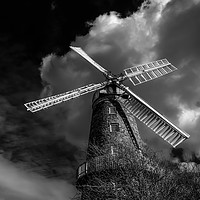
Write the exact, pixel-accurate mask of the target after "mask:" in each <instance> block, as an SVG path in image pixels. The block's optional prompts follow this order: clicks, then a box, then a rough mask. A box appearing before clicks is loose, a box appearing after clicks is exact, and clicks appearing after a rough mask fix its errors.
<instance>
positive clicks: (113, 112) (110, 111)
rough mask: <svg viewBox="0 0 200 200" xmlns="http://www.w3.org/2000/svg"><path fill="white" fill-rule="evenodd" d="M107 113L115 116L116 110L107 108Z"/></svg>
mask: <svg viewBox="0 0 200 200" xmlns="http://www.w3.org/2000/svg"><path fill="white" fill-rule="evenodd" d="M108 113H109V114H110V115H113V114H117V110H116V108H115V107H109V109H108Z"/></svg>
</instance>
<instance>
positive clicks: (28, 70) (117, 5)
mask: <svg viewBox="0 0 200 200" xmlns="http://www.w3.org/2000/svg"><path fill="white" fill-rule="evenodd" d="M141 2H142V1H127V2H123V4H121V2H119V1H117V0H116V1H115V0H114V1H113V0H112V1H109V2H108V1H98V2H97V1H90V0H88V1H85V2H83V1H71V2H70V3H69V2H66V1H53V2H52V1H48V0H44V1H42V2H37V1H32V0H31V1H27V2H11V1H5V2H4V3H2V4H1V8H0V23H1V31H0V79H1V85H0V106H1V111H0V122H1V123H0V124H1V125H0V138H1V145H0V149H1V152H3V153H2V155H3V156H4V158H6V159H8V160H10V161H12V162H11V163H10V164H8V165H7V166H8V168H9V166H10V165H12V164H13V163H15V166H17V167H19V168H22V169H23V170H29V171H31V172H35V173H39V174H41V175H43V176H47V177H51V178H52V179H57V180H58V179H65V180H66V184H61V183H59V182H56V183H55V184H52V185H51V184H50V185H51V186H49V187H48V188H47V190H46V189H45V191H47V193H48V194H50V193H51V192H48V191H49V190H50V188H52V187H54V188H55V190H53V189H52V191H53V192H55V193H56V192H59V193H60V195H58V196H56V195H55V196H56V197H55V198H56V199H62V198H64V196H65V197H66V198H67V195H66V192H64V191H65V190H66V191H67V192H69V193H70V191H72V190H73V189H72V183H73V182H74V180H75V171H76V168H77V166H78V159H80V158H79V155H80V152H79V150H80V148H78V147H79V146H81V145H83V143H84V141H85V138H86V137H87V136H88V134H89V125H90V119H89V117H88V116H90V115H91V110H90V99H88V97H83V98H82V100H81V99H80V100H75V101H73V102H68V104H63V105H59V106H57V108H50V109H48V110H46V111H43V112H40V113H36V114H32V113H28V112H26V110H25V107H24V106H23V104H24V103H25V102H28V101H31V100H34V99H38V98H40V97H41V96H46V95H49V94H50V93H52V94H56V93H58V92H64V91H66V90H69V89H74V88H76V87H79V86H82V85H84V84H87V83H89V82H90V80H91V81H93V78H91V77H90V76H88V77H87V76H86V75H87V73H89V69H88V68H87V66H86V67H85V69H83V68H82V69H80V66H78V65H76V64H74V65H73V64H72V63H73V62H76V61H74V60H73V62H71V63H70V61H69V64H68V65H67V66H64V64H62V62H61V63H60V61H62V59H60V58H57V57H56V56H55V58H54V59H53V62H52V63H51V64H53V65H52V66H51V67H49V68H48V70H49V72H45V76H43V77H42V80H41V78H40V73H41V71H39V68H40V66H41V62H42V58H43V57H44V56H46V55H48V54H49V53H52V52H53V53H55V54H59V55H63V54H65V53H66V52H67V51H68V50H69V45H70V43H71V41H73V40H75V38H76V36H77V35H85V34H87V33H88V30H89V29H90V26H89V25H88V22H91V21H93V20H94V19H95V18H96V17H98V16H99V15H100V14H103V13H106V12H110V11H112V10H114V11H117V12H119V13H121V16H122V17H125V16H127V15H128V14H129V13H132V12H133V11H136V10H137V9H138V6H140V5H141ZM83 8H84V9H83ZM75 60H76V59H75ZM54 68H56V70H55V69H54ZM67 70H68V71H67ZM70 70H71V71H70ZM65 71H67V72H68V73H67V76H64V75H66V73H64V72H65ZM54 72H57V73H58V74H57V75H56V74H55V73H54ZM71 75H74V76H71ZM80 76H81V78H80ZM84 77H85V78H84ZM74 79H76V80H77V81H74ZM87 79H88V80H87ZM83 80H84V81H83ZM50 84H51V85H50ZM43 86H44V88H43ZM85 98H87V99H85ZM89 98H91V96H89ZM86 102H88V103H86ZM74 108H75V109H74ZM80 113H83V116H84V117H83V118H81V117H80ZM77 124H78V125H79V126H77ZM81 124H84V126H81ZM84 145H85V144H84ZM2 162H3V161H2ZM13 165H14V164H13ZM1 167H2V168H4V165H3V164H2V165H1ZM5 168H6V167H5ZM11 168H12V167H11ZM4 173H5V176H6V175H7V178H6V179H5V180H9V183H8V185H7V186H6V187H7V189H8V192H5V194H4V195H3V194H1V195H3V196H1V197H2V198H3V197H5V198H10V199H17V198H19V199H24V198H25V199H29V198H31V197H30V196H26V197H24V196H23V195H21V196H20V195H18V193H17V194H13V195H10V196H9V195H8V193H9V192H10V190H13V189H15V185H12V184H11V183H12V182H13V181H12V178H11V177H10V176H9V173H10V171H9V170H7V171H4ZM15 174H18V172H17V171H16V172H15ZM33 176H35V175H33ZM13 177H14V176H13ZM21 177H25V178H24V179H23V178H22V179H20V178H19V176H17V179H18V180H19V182H20V181H22V182H23V181H27V182H28V183H30V182H31V181H29V180H31V177H29V176H26V175H25V176H23V175H22V174H21ZM3 178H5V177H3ZM3 178H2V176H1V177H0V187H4V186H3V184H2V180H3ZM34 180H35V179H34V178H32V182H33V185H32V188H36V187H35V183H36V184H38V186H41V187H43V186H42V185H43V184H42V183H43V181H41V182H40V181H38V182H37V181H35V182H34ZM44 182H45V181H44ZM47 182H48V181H47ZM49 182H50V180H49ZM68 182H69V183H68ZM63 185H65V186H66V188H65V189H64V190H63V188H64V186H63ZM58 187H62V188H61V189H58ZM67 188H70V189H67ZM18 192H19V193H20V192H21V194H24V193H23V192H24V191H21V190H20V191H18ZM33 192H35V193H39V191H38V190H37V189H36V190H35V191H33ZM63 192H64V193H63ZM44 193H45V192H44ZM62 195H63V196H62ZM61 196H62V197H61ZM47 197H49V196H48V195H47ZM51 197H52V198H54V196H53V194H52V196H51ZM37 198H38V199H41V198H42V199H45V198H46V196H42V197H41V196H39V197H38V196H37V197H36V196H35V198H34V199H37ZM49 199H50V197H49Z"/></svg>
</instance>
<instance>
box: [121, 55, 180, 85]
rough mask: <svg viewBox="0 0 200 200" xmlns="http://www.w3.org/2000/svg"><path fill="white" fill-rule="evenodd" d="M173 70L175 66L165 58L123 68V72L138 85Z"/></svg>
mask: <svg viewBox="0 0 200 200" xmlns="http://www.w3.org/2000/svg"><path fill="white" fill-rule="evenodd" d="M175 70H177V68H176V67H175V66H173V65H172V64H171V63H169V62H168V60H167V59H162V60H157V61H153V62H150V63H147V64H142V65H138V66H134V67H131V68H128V69H125V70H124V72H125V74H126V76H127V77H128V78H129V79H130V81H131V82H132V83H133V84H134V85H139V84H141V83H144V82H147V81H150V80H153V79H156V78H159V77H161V76H164V75H166V74H169V73H170V72H173V71H175Z"/></svg>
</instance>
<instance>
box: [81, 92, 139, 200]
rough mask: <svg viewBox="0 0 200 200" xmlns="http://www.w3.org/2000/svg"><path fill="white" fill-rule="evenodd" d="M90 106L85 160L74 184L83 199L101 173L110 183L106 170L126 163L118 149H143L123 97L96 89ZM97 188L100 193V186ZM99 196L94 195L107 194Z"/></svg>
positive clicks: (137, 150) (112, 172) (103, 196)
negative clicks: (91, 111)
mask: <svg viewBox="0 0 200 200" xmlns="http://www.w3.org/2000/svg"><path fill="white" fill-rule="evenodd" d="M92 108H93V113H92V120H91V127H90V135H89V141H88V149H87V157H86V162H85V163H83V164H82V165H81V166H80V167H79V169H78V172H77V188H78V189H79V190H80V191H82V200H85V199H88V200H89V199H93V198H94V195H95V193H94V192H92V190H91V188H93V187H94V188H95V187H96V186H97V185H98V184H99V183H98V182H97V181H95V180H97V179H101V178H102V177H104V182H105V183H106V184H108V185H110V184H111V183H110V179H107V178H106V176H105V174H109V175H112V174H113V175H114V174H115V172H116V170H117V169H118V168H119V166H120V167H121V166H122V165H127V163H125V162H124V157H125V155H123V152H121V151H120V149H122V148H123V147H126V148H129V149H131V150H132V151H133V152H135V153H137V152H139V151H140V150H141V149H142V140H141V138H140V136H139V132H138V129H137V124H136V122H135V118H134V117H133V116H132V115H131V113H129V111H128V110H125V108H124V106H123V97H121V96H120V95H119V94H117V93H115V94H105V93H103V94H101V93H98V94H97V93H96V94H95V95H94V99H93V105H92ZM119 161H120V163H119ZM103 174H104V176H103ZM96 192H97V191H96ZM98 192H100V193H101V190H98ZM111 193H112V192H111ZM111 193H110V194H111ZM113 195H114V194H113ZM98 196H100V197H101V198H100V197H98V198H97V199H109V198H110V197H106V196H105V194H103V192H102V194H98ZM113 198H114V197H113ZM111 199H112V198H111Z"/></svg>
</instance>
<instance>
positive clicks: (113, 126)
mask: <svg viewBox="0 0 200 200" xmlns="http://www.w3.org/2000/svg"><path fill="white" fill-rule="evenodd" d="M116 131H119V124H118V123H111V124H110V132H116Z"/></svg>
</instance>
